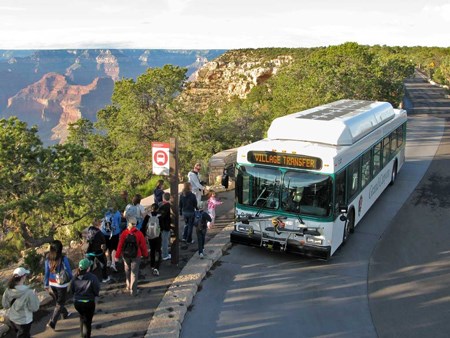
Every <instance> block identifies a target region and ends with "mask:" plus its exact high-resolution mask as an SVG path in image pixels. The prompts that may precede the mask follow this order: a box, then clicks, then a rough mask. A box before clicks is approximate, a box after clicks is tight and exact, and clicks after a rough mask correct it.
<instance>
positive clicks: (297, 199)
mask: <svg viewBox="0 0 450 338" xmlns="http://www.w3.org/2000/svg"><path fill="white" fill-rule="evenodd" d="M332 191H333V189H332V180H331V178H330V176H328V175H322V174H316V173H310V172H299V171H286V172H285V173H284V174H283V173H282V172H281V171H280V170H279V169H267V168H258V167H250V166H240V167H239V168H238V175H237V186H236V194H237V201H238V203H240V204H242V205H247V206H256V207H258V208H260V209H261V210H264V209H269V210H276V209H277V210H280V211H285V212H289V213H296V214H301V215H311V216H316V217H327V216H329V215H330V212H331V205H332Z"/></svg>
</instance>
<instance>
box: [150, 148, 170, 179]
mask: <svg viewBox="0 0 450 338" xmlns="http://www.w3.org/2000/svg"><path fill="white" fill-rule="evenodd" d="M169 147H170V144H169V143H164V142H152V172H153V174H154V175H165V176H168V175H169V170H170V166H169Z"/></svg>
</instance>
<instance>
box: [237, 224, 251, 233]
mask: <svg viewBox="0 0 450 338" xmlns="http://www.w3.org/2000/svg"><path fill="white" fill-rule="evenodd" d="M236 230H237V231H239V232H246V233H248V234H249V235H251V234H253V233H254V231H253V227H252V226H251V225H247V224H243V223H237V224H236Z"/></svg>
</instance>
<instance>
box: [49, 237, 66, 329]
mask: <svg viewBox="0 0 450 338" xmlns="http://www.w3.org/2000/svg"><path fill="white" fill-rule="evenodd" d="M62 249H63V245H62V243H61V241H58V240H54V241H53V242H51V243H50V252H49V253H48V255H47V258H46V260H45V264H44V265H45V273H44V288H45V290H47V291H48V292H49V293H50V295H52V297H53V298H54V299H55V301H56V306H55V309H54V310H53V314H52V316H51V318H50V321H49V322H48V323H47V327H48V328H51V329H52V330H55V327H56V323H57V322H58V319H59V317H60V315H62V317H63V319H66V318H68V317H69V316H70V315H71V313H70V312H69V311H67V309H66V307H65V304H66V300H67V288H68V286H69V284H70V281H71V279H72V269H71V267H70V263H69V259H68V258H67V257H66V256H65V255H63V253H62Z"/></svg>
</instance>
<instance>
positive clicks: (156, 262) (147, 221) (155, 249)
mask: <svg viewBox="0 0 450 338" xmlns="http://www.w3.org/2000/svg"><path fill="white" fill-rule="evenodd" d="M160 216H161V215H160V214H159V213H158V204H156V203H153V204H152V205H151V206H150V210H149V213H148V215H146V216H145V217H144V222H143V225H142V229H145V234H146V237H147V240H148V244H149V246H150V267H151V269H152V273H153V275H155V276H159V267H160V265H161V258H162V254H161V231H160V230H161V224H160ZM152 223H153V224H152ZM149 226H152V227H153V229H149ZM158 228H159V229H158ZM147 229H148V230H152V231H147Z"/></svg>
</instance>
